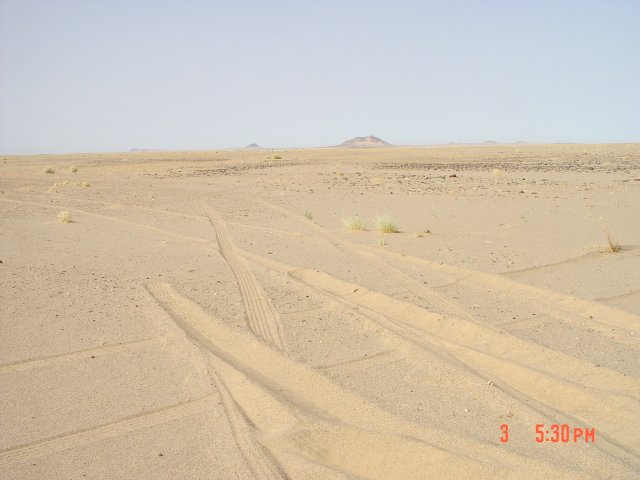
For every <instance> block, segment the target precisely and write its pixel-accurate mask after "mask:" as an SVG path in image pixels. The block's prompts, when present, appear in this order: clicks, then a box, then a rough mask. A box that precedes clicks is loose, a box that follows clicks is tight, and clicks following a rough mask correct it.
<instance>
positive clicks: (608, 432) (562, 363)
mask: <svg viewBox="0 0 640 480" xmlns="http://www.w3.org/2000/svg"><path fill="white" fill-rule="evenodd" d="M291 276H292V277H293V278H296V279H298V280H300V281H302V282H304V283H305V284H306V285H308V286H311V287H313V288H317V289H321V290H324V291H326V292H327V293H329V294H330V295H333V296H335V297H337V298H339V299H340V298H342V299H344V300H346V301H347V302H349V303H351V304H354V305H356V306H359V307H363V308H366V309H369V310H372V311H374V312H376V313H380V314H382V315H383V316H384V317H386V318H387V319H389V320H395V322H396V323H397V324H400V325H402V326H410V327H414V328H418V329H421V330H422V333H421V334H419V335H416V334H412V333H411V331H410V330H406V329H405V330H404V331H400V332H399V333H400V334H401V335H402V336H404V337H405V338H408V339H409V340H410V341H412V342H413V343H415V344H416V345H418V346H423V347H426V348H429V349H432V348H436V349H437V350H439V351H441V352H446V353H447V354H449V355H451V356H452V357H453V358H455V359H456V360H458V361H460V362H462V363H463V364H465V365H467V366H468V368H470V369H472V371H475V372H477V373H478V374H479V375H480V376H481V377H483V378H487V379H491V380H494V381H497V382H498V384H499V385H500V388H502V389H505V391H506V392H507V393H509V394H511V395H513V396H514V397H515V398H519V399H521V400H523V401H525V403H528V404H529V405H530V406H531V405H532V403H535V404H537V405H539V406H540V407H538V409H539V410H540V411H546V412H549V411H551V412H555V414H556V416H560V417H562V418H569V419H572V421H573V423H575V424H584V425H598V429H599V434H600V438H601V439H603V438H605V439H606V441H607V443H609V444H610V446H607V447H605V448H607V449H608V451H609V453H611V454H613V455H616V456H617V457H618V458H621V459H625V460H631V461H633V462H635V463H638V462H639V460H640V450H639V449H638V448H637V445H640V432H639V431H638V430H637V428H636V427H637V424H638V422H637V419H635V420H633V419H632V418H631V417H630V416H629V415H630V414H628V412H640V401H639V400H638V399H639V398H640V384H639V383H638V382H637V381H635V380H634V379H631V378H629V377H626V376H624V375H622V374H620V373H618V372H615V371H612V370H607V369H599V368H595V367H592V368H589V366H588V365H586V364H584V363H583V362H581V361H580V360H578V359H575V358H572V357H568V356H566V355H563V354H561V353H559V352H555V351H553V350H549V349H546V348H544V347H540V346H538V345H535V344H532V343H530V342H526V341H524V340H521V339H519V338H517V337H513V336H511V335H508V334H506V333H502V332H498V331H495V330H493V329H492V328H490V327H481V326H478V325H476V324H475V323H471V322H465V321H464V320H460V319H451V318H449V319H447V318H440V317H439V316H438V315H435V314H433V313H430V312H428V311H426V310H424V309H422V308H420V307H418V306H417V305H414V304H409V303H406V302H403V301H401V300H397V299H394V298H392V297H389V296H387V295H384V294H382V293H378V292H373V291H370V290H368V289H367V288H365V287H363V286H361V285H356V284H353V283H347V282H343V281H342V280H338V279H335V278H333V277H331V276H329V275H327V274H325V273H322V272H316V271H311V270H295V271H293V272H291ZM374 321H375V320H374ZM385 323H386V322H385ZM382 326H384V327H387V328H391V329H392V330H393V329H394V327H393V326H390V325H389V324H386V325H385V324H384V323H383V324H382ZM567 402H570V403H571V405H570V410H571V411H568V410H567ZM625 412H626V413H625ZM635 415H636V416H637V415H638V414H637V413H636V414H635ZM600 446H601V447H602V442H601V443H600ZM611 447H613V448H611Z"/></svg>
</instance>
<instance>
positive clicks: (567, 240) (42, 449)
mask: <svg viewBox="0 0 640 480" xmlns="http://www.w3.org/2000/svg"><path fill="white" fill-rule="evenodd" d="M45 171H49V172H53V173H45ZM65 212H66V213H65ZM378 216H387V217H388V218H387V223H391V222H392V223H393V225H392V227H393V226H394V227H395V230H398V231H397V232H395V233H381V232H379V231H377V229H376V222H375V219H376V217H378ZM348 218H351V219H352V220H353V219H358V220H359V223H360V224H362V226H363V227H364V230H350V229H349V228H347V227H346V226H345V224H344V222H343V221H344V219H348ZM639 218H640V144H615V145H479V146H462V145H461V146H443V147H421V148H417V147H415V148H414V147H391V146H389V147H385V148H366V149H358V148H355V149H354V148H323V149H320V148H318V149H283V150H269V149H261V148H255V147H254V148H250V149H240V150H224V151H223V150H218V151H197V152H196V151H194V152H164V151H138V152H128V153H108V154H77V155H39V156H21V157H17V156H16V157H14V156H12V157H2V158H0V222H1V224H0V225H1V228H0V261H2V263H0V296H1V301H0V305H1V306H0V477H1V478H3V479H71V478H93V479H104V478H113V479H122V478H135V479H154V480H158V479H231V478H233V479H250V478H255V479H260V480H262V479H385V480H386V479H431V478H433V479H463V478H474V479H485V478H486V479H502V478H505V479H506V478H513V479H538V478H539V479H542V478H545V479H549V478H562V479H578V478H580V479H586V478H591V479H602V478H612V479H634V478H639V477H640V274H639V273H638V272H639V271H640V248H639V247H640V222H639V221H638V219H639ZM347 223H349V222H347ZM352 225H353V222H352ZM390 230H394V228H390ZM607 232H608V233H609V235H610V237H611V245H609V241H608V238H607ZM611 246H614V247H615V246H618V247H619V251H617V252H613V251H611V250H612V248H611ZM613 250H616V248H613ZM540 424H541V425H542V427H538V428H539V430H540V431H542V433H541V434H537V433H536V425H540ZM552 425H560V427H557V428H556V427H552ZM562 425H566V427H562ZM507 429H508V437H506V435H505V431H507ZM556 430H557V432H556ZM554 432H555V433H554ZM583 432H584V433H585V434H584V435H583ZM587 433H588V435H587ZM538 435H541V437H542V438H541V439H542V441H540V442H538V441H536V437H537V436H538ZM505 440H506V441H505ZM556 440H557V441H556Z"/></svg>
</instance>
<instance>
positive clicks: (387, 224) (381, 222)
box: [373, 215, 400, 233]
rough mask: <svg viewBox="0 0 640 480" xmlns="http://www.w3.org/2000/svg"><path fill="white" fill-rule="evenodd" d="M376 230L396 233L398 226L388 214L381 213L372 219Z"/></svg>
mask: <svg viewBox="0 0 640 480" xmlns="http://www.w3.org/2000/svg"><path fill="white" fill-rule="evenodd" d="M373 223H374V224H375V226H376V230H378V231H379V232H381V233H398V232H399V231H400V230H398V227H397V226H396V224H395V223H394V221H393V219H392V218H391V217H390V216H389V215H381V216H379V217H376V218H375V219H374V220H373Z"/></svg>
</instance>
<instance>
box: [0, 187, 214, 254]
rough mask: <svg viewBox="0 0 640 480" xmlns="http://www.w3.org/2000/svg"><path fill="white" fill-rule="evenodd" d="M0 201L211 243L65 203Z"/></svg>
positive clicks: (12, 199)
mask: <svg viewBox="0 0 640 480" xmlns="http://www.w3.org/2000/svg"><path fill="white" fill-rule="evenodd" d="M0 201H2V202H13V203H20V204H24V205H33V206H37V207H44V208H53V209H56V210H67V211H70V212H78V213H82V214H83V215H88V216H91V217H95V218H99V219H102V220H108V221H111V222H117V223H121V224H123V225H127V226H130V227H135V228H142V229H145V230H150V231H152V232H154V233H159V234H162V235H169V236H172V237H175V238H179V239H180V240H188V241H190V242H197V243H211V242H210V240H207V239H204V238H198V237H192V236H189V235H184V234H182V233H178V232H174V231H172V230H167V229H165V228H160V227H154V226H153V225H147V224H144V223H137V222H132V221H130V220H124V219H122V218H118V217H113V216H111V215H104V214H102V213H95V212H90V211H88V210H82V209H80V208H74V207H67V206H65V205H56V204H51V203H39V202H31V201H28V200H17V199H14V198H0Z"/></svg>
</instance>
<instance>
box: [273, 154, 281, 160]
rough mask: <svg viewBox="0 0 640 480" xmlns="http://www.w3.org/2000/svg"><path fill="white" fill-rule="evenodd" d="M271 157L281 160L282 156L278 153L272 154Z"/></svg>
mask: <svg viewBox="0 0 640 480" xmlns="http://www.w3.org/2000/svg"><path fill="white" fill-rule="evenodd" d="M273 159H274V160H282V157H281V156H280V155H274V156H273Z"/></svg>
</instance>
